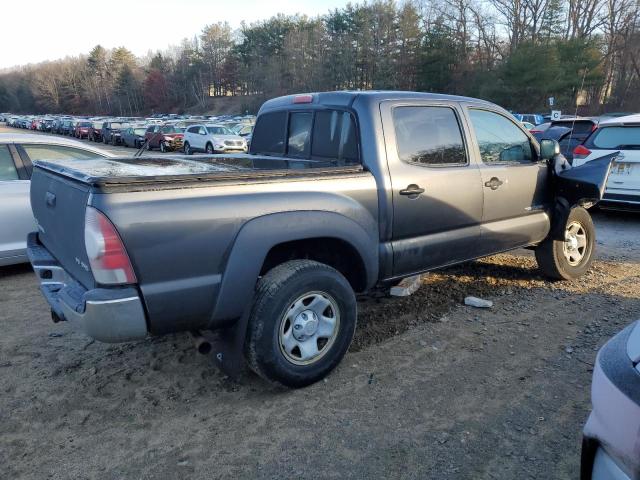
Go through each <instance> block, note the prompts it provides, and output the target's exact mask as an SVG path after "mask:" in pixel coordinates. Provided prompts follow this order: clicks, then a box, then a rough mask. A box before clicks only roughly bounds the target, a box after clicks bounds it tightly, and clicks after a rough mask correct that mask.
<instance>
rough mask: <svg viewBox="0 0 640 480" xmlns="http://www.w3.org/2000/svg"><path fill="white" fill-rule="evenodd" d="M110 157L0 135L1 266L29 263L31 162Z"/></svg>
mask: <svg viewBox="0 0 640 480" xmlns="http://www.w3.org/2000/svg"><path fill="white" fill-rule="evenodd" d="M112 156H113V155H111V154H110V153H108V152H105V151H104V150H100V149H98V148H95V147H91V146H88V145H85V144H83V143H81V142H78V141H76V140H70V139H65V138H59V137H54V136H51V135H35V134H28V133H26V134H25V133H15V134H14V133H0V199H2V201H1V202H0V266H4V265H13V264H16V263H24V262H27V261H28V259H27V254H26V248H27V234H29V233H30V232H33V231H34V230H36V224H35V221H34V219H33V213H32V212H31V202H30V199H29V187H30V185H31V181H30V178H31V170H32V168H33V166H32V162H33V161H35V160H45V159H46V160H52V161H55V160H56V159H60V158H81V159H88V158H96V157H112Z"/></svg>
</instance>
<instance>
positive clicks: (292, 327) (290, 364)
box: [245, 260, 357, 388]
mask: <svg viewBox="0 0 640 480" xmlns="http://www.w3.org/2000/svg"><path fill="white" fill-rule="evenodd" d="M356 317H357V308H356V297H355V293H354V292H353V289H352V288H351V285H350V284H349V282H348V281H347V279H346V278H345V277H344V276H343V275H342V274H340V272H338V271H337V270H335V269H333V268H331V267H329V266H328V265H325V264H322V263H318V262H315V261H311V260H292V261H289V262H286V263H283V264H281V265H279V266H277V267H275V268H273V269H272V270H270V271H269V272H268V273H267V274H266V275H264V276H263V277H262V278H261V279H260V281H259V282H258V287H257V290H256V296H255V299H254V302H253V306H252V309H251V316H250V318H249V325H248V329H247V337H246V341H245V356H246V358H247V362H248V363H249V366H250V367H251V369H252V370H253V371H254V372H256V373H257V374H258V375H260V376H261V377H262V378H264V379H266V380H268V381H271V382H276V383H280V384H282V385H284V386H287V387H294V388H297V387H304V386H307V385H310V384H312V383H314V382H317V381H318V380H321V379H322V378H324V377H325V376H326V375H328V374H329V372H331V371H332V370H333V369H334V368H335V367H336V366H337V365H338V363H340V360H342V357H343V356H344V354H345V353H346V352H347V349H348V348H349V345H350V344H351V340H352V339H353V334H354V331H355V327H356Z"/></svg>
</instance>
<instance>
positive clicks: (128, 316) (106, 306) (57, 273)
mask: <svg viewBox="0 0 640 480" xmlns="http://www.w3.org/2000/svg"><path fill="white" fill-rule="evenodd" d="M27 254H28V256H29V261H30V262H31V265H32V266H33V270H34V271H35V273H36V276H37V277H38V280H39V281H40V290H41V291H42V294H43V295H44V297H45V299H46V300H47V302H48V303H49V305H50V307H51V312H52V315H53V318H54V320H66V321H68V322H69V323H71V324H72V325H74V327H75V328H77V329H79V330H80V331H82V332H84V333H86V334H87V335H88V336H90V337H92V338H94V339H96V340H99V341H101V342H107V343H117V342H126V341H130V340H139V339H142V338H145V337H146V336H147V322H146V318H145V313H144V308H143V306H142V301H141V299H140V296H139V294H138V290H137V289H136V288H135V287H130V286H129V287H121V288H94V289H89V290H87V289H86V288H85V287H84V286H82V285H81V284H80V283H78V282H77V281H76V280H75V279H74V278H72V277H71V276H70V275H69V274H68V273H67V272H66V271H65V270H64V268H63V267H62V265H60V264H59V263H58V261H57V260H56V259H55V258H54V257H53V255H51V253H50V252H49V251H48V250H47V249H46V248H45V247H44V246H43V245H42V244H41V243H40V242H39V241H38V236H37V233H35V232H33V233H31V234H29V238H28V241H27Z"/></svg>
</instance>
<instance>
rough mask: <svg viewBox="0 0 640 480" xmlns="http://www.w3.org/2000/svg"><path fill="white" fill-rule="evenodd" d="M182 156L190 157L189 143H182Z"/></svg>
mask: <svg viewBox="0 0 640 480" xmlns="http://www.w3.org/2000/svg"><path fill="white" fill-rule="evenodd" d="M183 148H184V154H185V155H191V145H189V142H184V147H183Z"/></svg>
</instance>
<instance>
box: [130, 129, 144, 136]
mask: <svg viewBox="0 0 640 480" xmlns="http://www.w3.org/2000/svg"><path fill="white" fill-rule="evenodd" d="M146 131H147V129H146V128H135V129H134V130H133V133H135V134H136V135H144V133H145V132H146Z"/></svg>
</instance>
